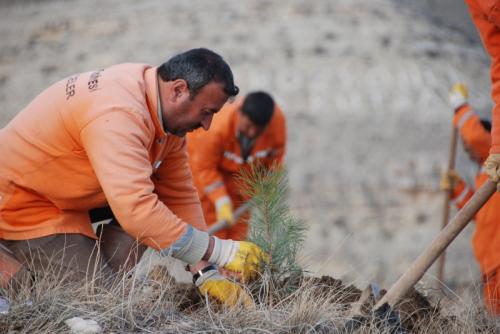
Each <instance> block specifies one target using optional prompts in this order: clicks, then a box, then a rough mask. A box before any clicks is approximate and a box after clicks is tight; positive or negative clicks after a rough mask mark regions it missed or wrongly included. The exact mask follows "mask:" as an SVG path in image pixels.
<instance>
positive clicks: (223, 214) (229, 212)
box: [215, 196, 235, 226]
mask: <svg viewBox="0 0 500 334" xmlns="http://www.w3.org/2000/svg"><path fill="white" fill-rule="evenodd" d="M215 212H216V215H217V222H220V221H225V222H226V223H227V224H228V225H229V226H232V225H233V224H234V223H235V221H234V213H233V205H232V204H231V199H230V198H229V196H224V197H221V198H219V199H218V200H217V201H215Z"/></svg>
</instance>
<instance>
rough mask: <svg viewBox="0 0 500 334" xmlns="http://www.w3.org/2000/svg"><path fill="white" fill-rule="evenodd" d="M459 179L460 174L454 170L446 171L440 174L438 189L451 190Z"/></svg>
mask: <svg viewBox="0 0 500 334" xmlns="http://www.w3.org/2000/svg"><path fill="white" fill-rule="evenodd" d="M459 181H460V176H458V174H457V172H455V171H454V170H450V171H446V172H444V173H443V174H442V175H441V181H440V182H439V189H441V190H442V191H445V192H449V191H452V190H453V189H455V186H456V185H457V183H458V182H459Z"/></svg>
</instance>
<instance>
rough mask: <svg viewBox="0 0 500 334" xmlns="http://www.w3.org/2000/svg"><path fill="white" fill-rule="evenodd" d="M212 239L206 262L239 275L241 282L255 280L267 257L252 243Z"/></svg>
mask: <svg viewBox="0 0 500 334" xmlns="http://www.w3.org/2000/svg"><path fill="white" fill-rule="evenodd" d="M213 238H214V241H215V242H214V248H213V251H212V254H211V255H210V257H209V259H208V262H211V263H215V264H217V265H219V266H221V267H223V268H225V269H227V270H229V271H232V272H235V273H238V274H240V275H241V279H242V281H243V282H249V281H251V280H252V279H254V278H256V277H257V275H258V274H259V273H260V272H261V269H262V264H263V263H264V262H268V261H269V255H268V254H266V253H265V252H264V251H263V250H262V249H261V248H260V247H259V246H257V245H256V244H254V243H251V242H248V241H234V240H224V239H219V238H217V237H213Z"/></svg>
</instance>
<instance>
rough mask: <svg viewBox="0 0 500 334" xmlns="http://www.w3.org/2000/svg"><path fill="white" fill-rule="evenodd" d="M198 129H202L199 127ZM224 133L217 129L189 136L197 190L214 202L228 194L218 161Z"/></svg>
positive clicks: (222, 151) (191, 162)
mask: <svg viewBox="0 0 500 334" xmlns="http://www.w3.org/2000/svg"><path fill="white" fill-rule="evenodd" d="M198 131H204V130H203V129H199V130H198ZM224 140H225V138H224V133H223V132H222V131H219V130H218V129H213V130H212V129H211V130H209V132H203V133H194V134H193V135H191V136H189V138H188V141H189V146H190V149H189V159H190V164H191V168H192V170H193V174H194V175H195V178H196V179H195V182H196V186H197V187H198V190H199V191H200V192H201V193H203V194H204V195H206V196H207V197H208V198H209V200H210V201H211V202H212V203H214V204H215V201H217V199H219V198H221V197H224V196H228V192H227V189H226V186H225V184H224V179H223V177H222V174H221V173H220V171H219V163H220V161H221V159H222V155H223V154H224Z"/></svg>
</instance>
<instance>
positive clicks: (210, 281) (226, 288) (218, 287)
mask: <svg viewBox="0 0 500 334" xmlns="http://www.w3.org/2000/svg"><path fill="white" fill-rule="evenodd" d="M193 280H194V284H195V285H196V286H197V287H198V289H199V290H200V292H201V293H202V294H203V295H204V296H207V295H208V296H210V297H212V298H214V299H216V300H218V301H219V302H221V303H222V304H224V305H226V306H228V307H230V308H234V307H235V306H237V305H243V306H244V307H245V308H246V309H254V308H255V304H254V302H253V299H252V297H250V295H249V294H248V293H247V292H246V291H245V289H243V287H241V286H240V285H239V284H237V283H236V282H233V281H231V280H229V279H227V278H224V277H223V276H222V275H221V274H220V273H219V272H218V270H217V268H216V267H215V266H210V267H207V268H204V269H202V270H200V271H199V272H198V273H196V274H195V275H194V276H193Z"/></svg>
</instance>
